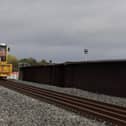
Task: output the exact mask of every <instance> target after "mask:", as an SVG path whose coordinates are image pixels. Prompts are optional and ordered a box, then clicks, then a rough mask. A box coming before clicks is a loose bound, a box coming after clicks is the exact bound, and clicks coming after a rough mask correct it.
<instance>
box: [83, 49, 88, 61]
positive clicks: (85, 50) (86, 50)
mask: <svg viewBox="0 0 126 126" xmlns="http://www.w3.org/2000/svg"><path fill="white" fill-rule="evenodd" d="M84 54H85V61H87V57H86V55H87V54H88V49H84Z"/></svg>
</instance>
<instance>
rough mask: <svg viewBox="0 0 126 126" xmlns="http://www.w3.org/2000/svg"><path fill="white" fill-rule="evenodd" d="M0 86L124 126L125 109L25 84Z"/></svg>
mask: <svg viewBox="0 0 126 126" xmlns="http://www.w3.org/2000/svg"><path fill="white" fill-rule="evenodd" d="M0 85H3V86H5V87H7V88H11V89H14V90H18V91H19V92H23V93H25V94H27V93H28V94H29V95H32V96H33V97H36V98H39V99H43V98H44V99H47V100H50V101H52V102H56V103H58V104H62V105H65V106H67V107H70V108H73V109H76V110H78V111H80V112H82V113H83V112H84V113H88V114H93V115H94V116H97V117H100V118H103V119H105V120H109V121H112V122H113V123H116V124H119V126H126V108H123V107H122V108H121V107H118V106H114V105H109V104H106V103H105V104H104V103H103V104H102V103H101V102H100V103H99V102H97V101H94V100H93V101H92V100H89V99H88V100H87V101H86V99H84V98H80V97H75V96H72V95H67V94H64V93H58V92H56V91H50V90H47V89H42V88H37V87H34V86H29V85H25V84H19V83H18V84H17V82H12V81H3V82H2V81H0Z"/></svg>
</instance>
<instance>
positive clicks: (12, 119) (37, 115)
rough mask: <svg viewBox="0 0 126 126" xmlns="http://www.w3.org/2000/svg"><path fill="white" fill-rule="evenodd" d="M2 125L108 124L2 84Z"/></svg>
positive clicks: (0, 125) (0, 115) (0, 98)
mask: <svg viewBox="0 0 126 126" xmlns="http://www.w3.org/2000/svg"><path fill="white" fill-rule="evenodd" d="M0 126H107V124H105V122H98V121H96V120H92V119H87V118H85V117H82V116H79V115H76V114H75V113H73V112H69V111H67V110H64V109H62V108H58V107H56V106H54V105H51V104H48V103H46V102H42V101H38V100H36V99H33V98H30V97H28V96H25V95H23V94H20V93H17V92H15V91H12V90H9V89H7V88H4V87H2V86H0Z"/></svg>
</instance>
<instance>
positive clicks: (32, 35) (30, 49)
mask: <svg viewBox="0 0 126 126" xmlns="http://www.w3.org/2000/svg"><path fill="white" fill-rule="evenodd" d="M0 41H1V42H6V43H7V44H8V45H9V47H10V48H11V52H10V53H11V54H12V55H15V56H16V57H17V58H24V57H34V58H36V59H39V60H40V59H46V60H52V61H53V62H64V61H81V60H85V58H87V59H88V60H103V59H104V60H108V59H126V0H0ZM84 48H88V50H89V52H88V55H87V57H86V56H84V53H83V50H84Z"/></svg>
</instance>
